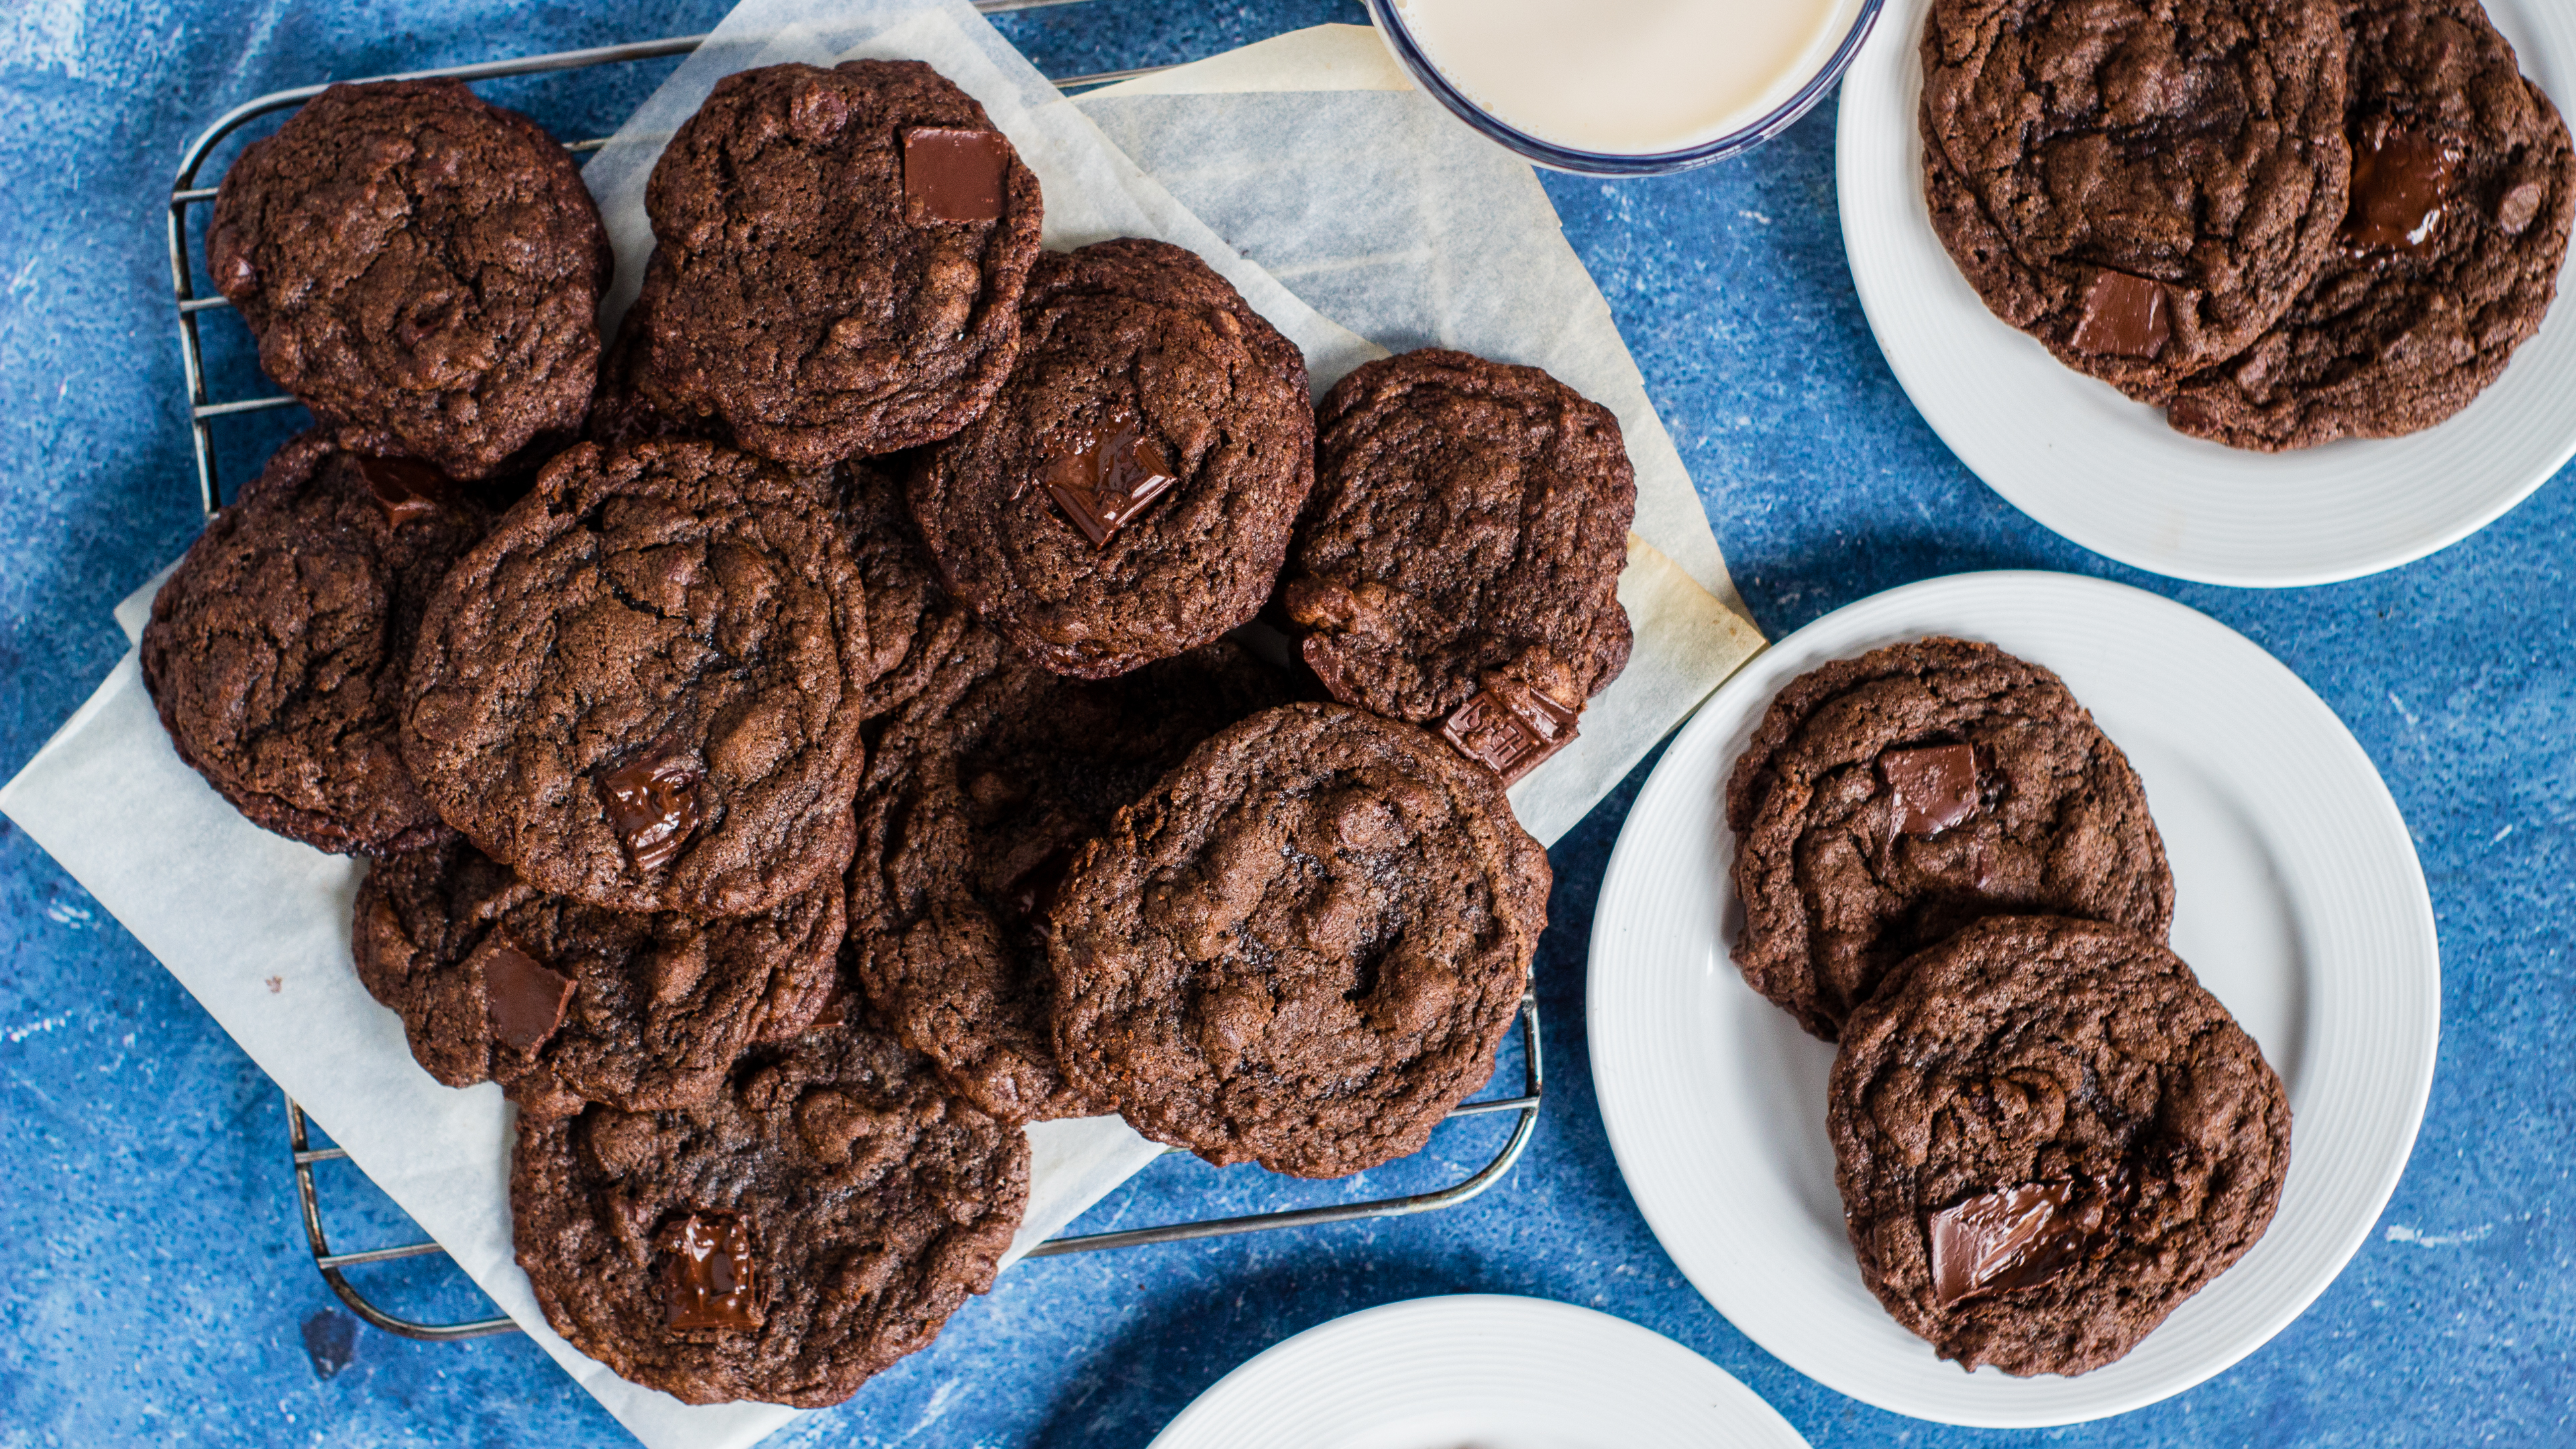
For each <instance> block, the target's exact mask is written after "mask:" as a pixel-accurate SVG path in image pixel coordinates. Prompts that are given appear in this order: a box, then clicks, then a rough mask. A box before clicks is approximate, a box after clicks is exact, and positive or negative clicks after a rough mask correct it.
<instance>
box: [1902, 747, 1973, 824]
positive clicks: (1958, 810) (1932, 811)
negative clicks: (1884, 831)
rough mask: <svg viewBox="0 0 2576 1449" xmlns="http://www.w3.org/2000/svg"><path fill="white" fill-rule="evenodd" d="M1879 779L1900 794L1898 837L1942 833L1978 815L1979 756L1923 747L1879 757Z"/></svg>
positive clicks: (1960, 749)
mask: <svg viewBox="0 0 2576 1449" xmlns="http://www.w3.org/2000/svg"><path fill="white" fill-rule="evenodd" d="M1878 777H1879V778H1880V779H1882V780H1885V781H1886V782H1887V788H1888V789H1890V790H1891V791H1894V792H1895V797H1896V831H1897V833H1898V834H1899V835H1938V834H1940V833H1941V832H1942V831H1944V830H1947V829H1949V828H1950V827H1951V826H1953V825H1956V824H1958V823H1959V822H1960V821H1962V820H1965V819H1967V818H1968V817H1969V816H1971V815H1974V814H1976V813H1977V799H1978V795H1977V752H1976V750H1975V749H1974V748H1973V747H1971V746H1968V745H1924V746H1921V747H1919V748H1916V749H1910V750H1889V751H1887V752H1886V753H1885V754H1882V755H1880V756H1879V757H1878Z"/></svg>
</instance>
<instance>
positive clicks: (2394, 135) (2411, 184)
mask: <svg viewBox="0 0 2576 1449" xmlns="http://www.w3.org/2000/svg"><path fill="white" fill-rule="evenodd" d="M2460 160H2461V155H2460V152H2458V151H2457V150H2454V149H2452V148H2450V147H2447V146H2441V145H2437V144H2435V143H2434V142H2432V141H2429V140H2426V139H2425V138H2423V137H2422V136H2417V135H2411V134H2409V133H2407V132H2404V131H2397V130H2390V131H2387V132H2385V133H2383V134H2382V135H2381V136H2380V137H2379V138H2378V139H2377V140H2375V141H2373V140H2362V139H2358V138H2356V139H2355V140H2354V142H2353V146H2352V210H2351V211H2349V212H2347V213H2345V215H2344V219H2343V237H2344V240H2345V241H2346V242H2347V243H2349V244H2350V245H2352V246H2353V247H2355V248H2363V249H2366V248H2370V247H2392V248H2394V249H2396V250H2398V251H2406V252H2420V251H2422V250H2424V249H2425V248H2426V247H2428V246H2430V245H2432V241H2433V233H2434V231H2435V230H2436V229H2437V228H2439V227H2440V226H2441V224H2442V211H2443V208H2444V207H2446V206H2447V205H2449V203H2450V200H2451V177H2452V175H2453V173H2454V172H2456V171H2457V170H2458V168H2459V164H2460Z"/></svg>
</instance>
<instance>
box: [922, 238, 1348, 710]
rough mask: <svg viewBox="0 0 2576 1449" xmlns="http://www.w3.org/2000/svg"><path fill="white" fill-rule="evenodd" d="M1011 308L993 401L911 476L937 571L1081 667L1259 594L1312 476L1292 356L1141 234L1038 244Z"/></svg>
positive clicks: (1027, 638) (1255, 600)
mask: <svg viewBox="0 0 2576 1449" xmlns="http://www.w3.org/2000/svg"><path fill="white" fill-rule="evenodd" d="M1020 330H1021V338H1020V359H1019V362H1018V364H1017V365H1016V366H1014V367H1013V369H1012V371H1011V377H1010V381H1009V382H1007V383H1006V384H1004V385H1003V388H1002V391H1001V392H1000V393H999V394H998V395H997V396H996V397H995V398H994V400H993V407H992V410H991V411H990V412H988V413H986V414H985V415H984V416H983V417H982V418H980V419H978V420H977V421H976V422H974V423H973V424H972V425H970V426H969V427H967V428H966V429H965V431H963V432H961V433H959V434H958V435H957V436H956V437H954V438H951V439H950V440H948V441H947V442H945V443H943V444H941V445H940V446H939V447H938V448H937V449H935V450H933V451H932V453H931V454H930V456H929V461H928V463H927V465H926V466H924V467H923V468H922V469H921V470H920V471H919V472H917V473H916V474H915V475H914V477H913V480H912V515H913V518H914V520H915V521H916V522H918V523H919V524H920V525H921V533H922V538H923V541H924V542H925V543H927V544H928V545H929V547H930V553H931V557H932V558H933V559H935V560H937V561H938V564H939V571H940V574H941V576H942V577H943V578H944V579H945V580H946V581H947V584H948V587H949V590H950V592H952V593H954V594H956V595H957V596H958V597H959V598H961V599H964V600H965V601H966V602H968V603H969V604H972V605H973V606H974V607H975V611H976V612H977V613H978V614H980V615H982V616H983V619H984V622H985V623H987V624H989V625H991V626H992V627H994V628H995V629H998V630H1000V631H1001V633H1002V635H1003V637H1005V638H1007V639H1009V640H1010V641H1011V642H1012V643H1013V644H1014V645H1016V646H1018V647H1019V648H1020V649H1021V650H1022V651H1023V652H1025V653H1026V654H1027V655H1028V656H1029V658H1031V659H1033V660H1035V661H1037V662H1038V663H1039V664H1042V665H1044V666H1045V667H1047V668H1049V669H1052V670H1054V671H1056V672H1057V673H1059V674H1072V675H1078V676H1080V677H1082V678H1085V679H1101V678H1106V677H1107V676H1109V675H1112V674H1121V673H1124V672H1126V671H1127V670H1130V669H1133V668H1135V667H1136V666H1138V665H1140V664H1143V663H1145V662H1146V661H1148V660H1153V659H1167V658H1170V657H1171V656H1173V655H1175V654H1180V653H1184V652H1186V651H1188V650H1191V649H1195V648H1197V647H1198V646H1199V645H1201V644H1205V643H1207V642H1208V641H1209V640H1211V639H1214V638H1215V637H1217V636H1218V635H1220V634H1222V633H1224V632H1225V631H1226V630H1228V629H1231V628H1233V627H1235V626H1236V625H1238V624H1242V623H1244V622H1246V621H1248V620H1250V619H1251V618H1252V616H1253V615H1254V614H1256V613H1258V612H1260V609H1261V605H1262V603H1263V602H1264V601H1265V600H1266V599H1268V598H1269V596H1270V588H1271V584H1272V583H1273V581H1275V580H1276V579H1277V577H1278V574H1279V566H1280V563H1281V561H1282V559H1283V558H1284V557H1285V556H1286V554H1287V550H1288V534H1289V529H1290V528H1291V527H1292V526H1293V525H1294V524H1295V522H1296V519H1297V510H1298V508H1299V506H1300V505H1302V504H1303V503H1304V502H1305V499H1306V492H1307V489H1308V487H1309V486H1310V485H1311V484H1312V483H1313V482H1314V476H1315V461H1314V452H1313V443H1314V436H1315V414H1314V407H1313V401H1312V399H1311V397H1310V396H1309V395H1308V393H1307V389H1306V363H1305V359H1304V357H1303V356H1301V355H1300V354H1299V353H1298V351H1297V349H1296V348H1295V347H1294V346H1293V345H1291V344H1290V343H1289V341H1288V339H1287V338H1285V337H1282V336H1280V335H1279V333H1278V331H1277V330H1276V329H1274V328H1273V327H1272V326H1271V325H1270V324H1269V323H1268V322H1265V321H1263V320H1262V319H1261V316H1260V314H1258V313H1256V312H1254V311H1253V310H1252V309H1251V308H1250V307H1249V306H1247V305H1245V303H1244V300H1243V298H1242V297H1241V296H1239V295H1237V294H1236V292H1235V290H1234V288H1233V287H1232V286H1230V285H1228V284H1227V283H1226V281H1225V279H1224V278H1222V277H1220V276H1218V275H1217V274H1216V273H1215V272H1213V271H1210V270H1209V269H1208V266H1207V264H1206V263H1205V262H1202V261H1200V260H1199V259H1198V258H1197V257H1196V256H1194V255H1192V254H1191V253H1189V252H1186V251H1183V250H1182V249H1180V248H1179V247H1176V246H1171V245H1168V244H1166V243H1163V242H1158V241H1146V240H1143V239H1141V238H1136V237H1127V238H1123V239H1121V240H1118V241H1107V242H1099V243H1096V244H1094V245H1092V246H1087V247H1084V248H1083V249H1082V250H1080V251H1078V252H1074V253H1073V254H1071V255H1070V256H1059V255H1056V254H1054V253H1049V254H1048V255H1046V256H1044V257H1041V258H1040V259H1039V261H1038V264H1037V266H1036V268H1035V269H1034V270H1033V271H1032V272H1031V273H1030V276H1029V289H1028V293H1027V296H1026V297H1025V298H1023V299H1022V302H1021V320H1020Z"/></svg>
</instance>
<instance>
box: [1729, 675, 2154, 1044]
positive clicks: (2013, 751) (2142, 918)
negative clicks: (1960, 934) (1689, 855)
mask: <svg viewBox="0 0 2576 1449" xmlns="http://www.w3.org/2000/svg"><path fill="white" fill-rule="evenodd" d="M1726 823H1727V825H1728V827H1729V828H1730V829H1732V830H1733V831H1734V832H1735V865H1734V875H1735V890H1736V894H1737V896H1738V897H1739V898H1740V899H1741V900H1742V901H1743V903H1744V929H1743V930H1742V931H1741V932H1740V933H1739V934H1738V935H1737V936H1736V939H1735V964H1736V965H1737V966H1738V967H1740V968H1742V970H1743V972H1744V979H1745V980H1747V981H1749V982H1751V983H1752V985H1753V989H1754V990H1756V991H1759V992H1761V993H1762V994H1763V995H1764V996H1767V997H1769V998H1770V999H1771V1000H1772V1002H1773V1003H1774V1004H1776V1005H1778V1006H1779V1007H1780V1008H1781V1009H1782V1010H1784V1011H1787V1012H1788V1013H1789V1014H1791V1015H1792V1016H1795V1017H1797V1018H1798V1023H1799V1025H1801V1026H1804V1027H1805V1028H1806V1029H1807V1030H1808V1031H1809V1032H1812V1033H1814V1034H1815V1035H1817V1036H1820V1037H1823V1038H1824V1039H1825V1040H1827V1041H1832V1040H1833V1039H1834V1036H1835V1033H1836V1032H1837V1031H1839V1030H1840V1029H1841V1026H1842V1022H1843V1018H1844V1017H1846V1016H1848V1015H1850V1014H1851V1012H1852V1010H1853V1008H1855V1007H1857V1006H1858V1005H1859V1004H1860V1003H1861V1002H1863V1001H1865V1000H1867V999H1868V998H1869V995H1870V993H1871V992H1872V991H1873V990H1874V989H1876V987H1877V986H1878V983H1879V981H1880V980H1881V979H1882V978H1884V977H1885V976H1886V974H1887V972H1888V970H1889V969H1890V968H1891V967H1893V966H1894V965H1895V964H1896V963H1897V962H1898V961H1900V960H1902V959H1903V958H1905V957H1906V956H1908V955H1911V954H1913V953H1914V952H1915V951H1917V950H1920V949H1921V948H1923V947H1925V946H1928V945H1930V944H1932V943H1933V942H1935V941H1938V940H1940V939H1941V938H1942V937H1944V936H1947V935H1949V934H1950V933H1951V932H1952V931H1955V930H1957V929H1959V928H1960V927H1961V926H1963V925H1965V924H1966V923H1968V922H1969V921H1972V920H1975V919H1976V918H1978V917H1980V916H1991V915H2027V914H2042V913H2045V914H2053V915H2069V916H2086V917H2091V918H2094V919H2098V920H2105V921H2116V922H2118V923H2120V924H2122V925H2125V926H2130V927H2133V928H2135V929H2137V930H2140V931H2144V932H2146V933H2148V934H2149V935H2152V936H2155V937H2157V938H2159V939H2161V938H2162V937H2163V935H2164V933H2165V931H2166V929H2167V928H2168V927H2169V926H2171V925H2172V923H2173V873H2172V872H2171V870H2169V869H2168V868H2167V867H2166V865H2165V850H2164V841H2163V839H2162V838H2161V837H2160V836H2158V835H2157V834H2156V825H2155V821H2154V820H2153V819H2152V818H2150V817H2149V816H2148V814H2147V797H2146V791H2145V788H2144V787H2143V786H2141V785H2140V784H2139V783H2138V776H2137V772H2136V771H2134V770H2132V769H2130V768H2129V761H2128V757H2127V756H2125V755H2122V754H2121V753H2120V749H2119V746H2117V745H2114V744H2112V743H2111V741H2110V740H2109V739H2107V738H2105V737H2104V736H2103V734H2102V731H2101V730H2100V729H2099V728H2097V727H2095V725H2094V723H2093V717H2092V716H2091V715H2089V714H2087V713H2085V711H2084V706H2082V705H2080V704H2078V703H2076V702H2075V697H2074V696H2073V695H2071V694H2068V693H2067V692H2066V686H2065V684H2064V683H2063V682H2061V681H2060V680H2059V679H2058V677H2057V676H2056V675H2054V674H2051V673H2049V672H2048V671H2047V670H2045V669H2042V668H2040V667H2039V666H2038V665H2036V664H2030V663H2026V662H2024V661H2022V660H2019V659H2015V658H2014V657H2012V656H2011V655H2009V654H2006V653H2004V652H2003V651H2002V650H2000V649H1997V648H1995V647H1994V646H1992V645H1990V644H1972V643H1969V642H1967V641H1965V640H1960V639H1942V638H1931V639H1919V640H1916V641H1914V642H1912V643H1908V644H1893V645H1890V646H1888V647H1887V648H1884V649H1877V650H1873V651H1871V652H1870V653H1868V654H1864V655H1862V656H1861V657H1860V658H1858V659H1843V660H1837V661H1835V662H1834V663H1831V664H1827V665H1825V666H1824V667H1823V668H1821V669H1816V670H1813V671H1811V672H1809V673H1806V674H1802V675H1800V676H1798V678H1796V679H1795V680H1792V681H1791V682H1790V684H1789V686H1788V687H1787V688H1785V689H1783V690H1781V691H1780V694H1779V697H1778V698H1776V699H1774V700H1773V701H1772V702H1771V708H1770V710H1769V711H1768V712H1767V713H1766V714H1764V715H1763V717H1762V723H1761V725H1760V726H1759V727H1758V728H1756V729H1755V730H1754V732H1753V739H1752V742H1751V743H1750V744H1748V745H1746V746H1745V750H1744V753H1743V754H1742V755H1740V756H1738V757H1737V759H1736V761H1735V769H1734V772H1733V773H1732V774H1731V775H1730V776H1729V777H1728V779H1727V782H1726Z"/></svg>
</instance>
